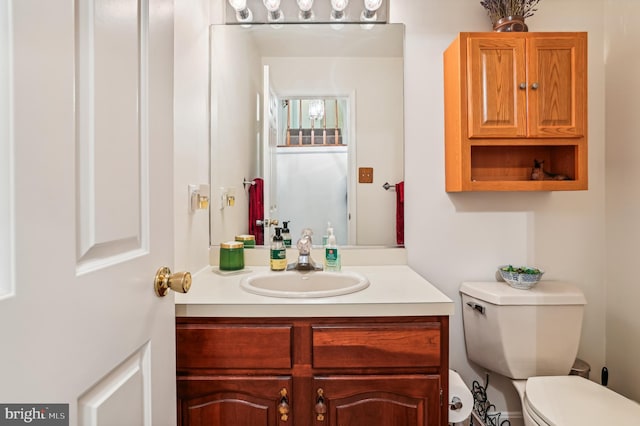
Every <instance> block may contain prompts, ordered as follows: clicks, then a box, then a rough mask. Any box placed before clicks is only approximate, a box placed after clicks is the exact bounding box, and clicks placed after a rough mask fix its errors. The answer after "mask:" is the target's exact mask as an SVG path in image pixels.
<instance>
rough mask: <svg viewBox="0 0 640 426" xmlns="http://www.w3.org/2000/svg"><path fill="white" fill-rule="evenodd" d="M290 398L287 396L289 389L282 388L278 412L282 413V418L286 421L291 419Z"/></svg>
mask: <svg viewBox="0 0 640 426" xmlns="http://www.w3.org/2000/svg"><path fill="white" fill-rule="evenodd" d="M290 411H291V410H290V408H289V398H287V389H286V388H282V389H280V403H279V404H278V413H280V420H282V421H283V422H286V421H287V420H289V412H290Z"/></svg>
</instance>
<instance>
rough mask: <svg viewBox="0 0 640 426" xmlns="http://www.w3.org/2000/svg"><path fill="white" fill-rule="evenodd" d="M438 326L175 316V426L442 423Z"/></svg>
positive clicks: (443, 333)
mask: <svg viewBox="0 0 640 426" xmlns="http://www.w3.org/2000/svg"><path fill="white" fill-rule="evenodd" d="M448 320H449V319H448V317H446V316H443V317H380V318H297V319H295V318H294V319H291V318H279V319H278V318H251V319H238V318H182V317H179V318H177V324H176V338H177V340H176V342H177V390H178V425H182V426H187V425H189V426H195V425H213V426H245V425H252V426H258V425H270V426H293V425H295V426H329V425H331V426H337V425H349V426H372V425H385V426H386V425H403V426H413V425H415V426H427V425H429V426H435V425H438V426H440V425H442V426H444V425H447V416H448V409H447V404H446V399H447V395H448V377H449V376H448V371H449V364H448V358H449V353H448V346H449V339H448V335H449V325H448V324H449V323H448Z"/></svg>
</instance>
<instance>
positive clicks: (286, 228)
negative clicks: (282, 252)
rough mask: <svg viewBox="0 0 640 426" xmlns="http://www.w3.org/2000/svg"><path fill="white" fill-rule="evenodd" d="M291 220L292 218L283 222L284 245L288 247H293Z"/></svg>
mask: <svg viewBox="0 0 640 426" xmlns="http://www.w3.org/2000/svg"><path fill="white" fill-rule="evenodd" d="M289 222H291V221H290V220H286V221H283V222H282V225H283V227H282V240H283V242H284V246H285V247H286V248H290V247H291V232H290V231H289Z"/></svg>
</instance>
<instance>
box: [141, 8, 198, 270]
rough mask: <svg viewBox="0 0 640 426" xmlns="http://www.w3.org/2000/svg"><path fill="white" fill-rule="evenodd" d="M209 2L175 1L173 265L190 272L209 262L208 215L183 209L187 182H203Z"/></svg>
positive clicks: (186, 196) (186, 207)
mask: <svg viewBox="0 0 640 426" xmlns="http://www.w3.org/2000/svg"><path fill="white" fill-rule="evenodd" d="M209 3H210V0H192V1H178V2H175V30H174V31H175V34H174V52H175V53H174V55H175V59H174V196H173V199H174V200H175V201H174V202H175V204H174V206H173V207H174V216H175V218H174V228H175V229H174V234H175V254H174V264H173V265H172V266H171V265H169V266H171V269H172V270H175V271H179V270H189V271H191V272H196V271H197V270H199V269H201V268H203V267H204V266H206V265H207V264H208V262H209V255H208V247H209V215H208V212H207V211H206V210H199V211H197V212H195V213H189V197H188V185H189V184H208V183H209V124H208V123H209V107H208V105H209V89H208V87H209V7H210V4H209ZM167 208H171V206H167ZM153 243H154V244H163V242H162V241H156V242H153Z"/></svg>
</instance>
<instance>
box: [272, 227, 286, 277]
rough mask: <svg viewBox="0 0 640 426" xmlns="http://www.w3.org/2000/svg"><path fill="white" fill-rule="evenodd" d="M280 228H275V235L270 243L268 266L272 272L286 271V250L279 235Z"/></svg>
mask: <svg viewBox="0 0 640 426" xmlns="http://www.w3.org/2000/svg"><path fill="white" fill-rule="evenodd" d="M281 232H282V228H280V227H278V228H276V235H274V236H273V240H272V241H271V256H270V261H269V266H270V267H271V270H272V271H284V270H285V269H287V249H286V247H285V246H284V239H283V238H282V235H280V233H281Z"/></svg>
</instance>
